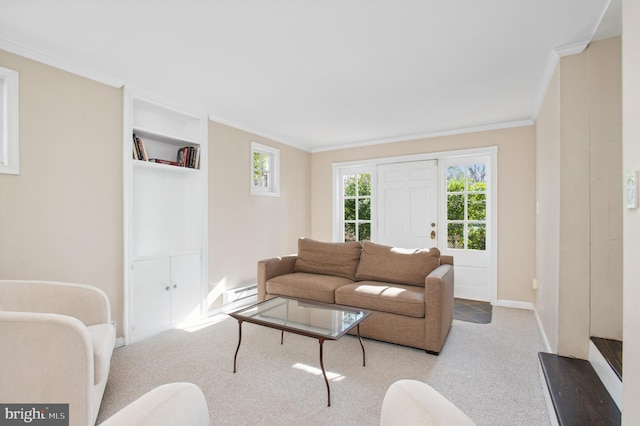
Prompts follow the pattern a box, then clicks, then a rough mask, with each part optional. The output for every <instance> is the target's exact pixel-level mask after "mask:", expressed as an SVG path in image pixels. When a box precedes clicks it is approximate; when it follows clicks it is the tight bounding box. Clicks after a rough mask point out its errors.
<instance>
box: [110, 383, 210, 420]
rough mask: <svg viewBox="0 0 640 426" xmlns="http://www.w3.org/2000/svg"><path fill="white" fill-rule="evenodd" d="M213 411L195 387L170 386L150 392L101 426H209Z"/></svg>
mask: <svg viewBox="0 0 640 426" xmlns="http://www.w3.org/2000/svg"><path fill="white" fill-rule="evenodd" d="M209 424H210V421H209V408H208V406H207V400H206V399H205V397H204V394H203V393H202V390H201V389H200V388H199V387H198V386H196V385H194V384H193V383H169V384H166V385H162V386H158V387H157V388H155V389H153V390H151V391H149V392H147V393H146V394H144V395H142V396H141V397H140V398H138V399H136V400H135V401H133V402H132V403H131V404H129V405H127V406H126V407H124V408H123V409H122V410H120V411H118V412H117V413H116V414H114V415H113V416H111V417H109V418H108V419H107V420H106V421H105V422H104V423H102V424H101V426H175V425H180V426H208V425H209Z"/></svg>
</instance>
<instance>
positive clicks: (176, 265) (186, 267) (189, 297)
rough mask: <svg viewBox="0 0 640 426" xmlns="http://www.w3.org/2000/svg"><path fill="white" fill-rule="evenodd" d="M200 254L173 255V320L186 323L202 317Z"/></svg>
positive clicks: (175, 322) (182, 323) (174, 322)
mask: <svg viewBox="0 0 640 426" xmlns="http://www.w3.org/2000/svg"><path fill="white" fill-rule="evenodd" d="M200 271H201V265H200V254H189V255H181V256H172V257H171V322H172V323H173V324H176V325H177V324H180V325H186V324H190V323H194V322H196V321H197V320H199V319H200V308H201V299H202V279H201V273H200Z"/></svg>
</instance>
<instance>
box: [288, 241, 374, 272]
mask: <svg viewBox="0 0 640 426" xmlns="http://www.w3.org/2000/svg"><path fill="white" fill-rule="evenodd" d="M361 251H362V245H361V244H360V243H359V242H357V241H351V242H347V243H325V242H321V241H315V240H312V239H310V238H300V239H299V240H298V258H297V259H296V264H295V266H294V270H295V271H296V272H309V273H312V274H324V275H335V276H337V277H344V278H349V279H351V280H355V275H356V269H357V267H358V261H359V260H360V252H361Z"/></svg>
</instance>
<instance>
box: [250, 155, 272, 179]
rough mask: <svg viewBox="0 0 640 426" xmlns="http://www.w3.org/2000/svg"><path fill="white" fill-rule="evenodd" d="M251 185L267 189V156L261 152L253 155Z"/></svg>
mask: <svg viewBox="0 0 640 426" xmlns="http://www.w3.org/2000/svg"><path fill="white" fill-rule="evenodd" d="M253 184H254V185H255V186H260V187H263V188H269V185H270V182H269V155H268V154H263V153H261V152H254V153H253Z"/></svg>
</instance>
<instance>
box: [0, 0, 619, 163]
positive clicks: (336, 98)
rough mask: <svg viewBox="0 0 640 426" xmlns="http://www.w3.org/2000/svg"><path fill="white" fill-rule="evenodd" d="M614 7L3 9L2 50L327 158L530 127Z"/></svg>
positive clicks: (349, 4)
mask: <svg viewBox="0 0 640 426" xmlns="http://www.w3.org/2000/svg"><path fill="white" fill-rule="evenodd" d="M608 5H609V0H484V1H478V0H208V1H207V0H187V1H184V0H183V1H178V0H173V1H171V0H128V1H127V0H56V1H51V0H20V1H18V0H0V48H2V49H5V50H9V51H13V52H15V53H20V54H24V55H26V56H30V57H33V58H36V59H39V60H42V61H44V62H47V63H51V64H54V65H56V66H59V67H61V68H64V69H69V70H73V71H74V72H78V73H80V74H83V75H88V76H91V77H93V78H97V79H99V80H100V81H104V82H107V83H110V84H113V85H116V86H117V85H121V84H126V85H130V86H132V87H135V88H138V89H141V90H144V91H147V92H150V93H153V94H154V95H156V96H159V97H161V98H163V99H166V100H167V101H170V102H173V103H177V104H179V105H183V106H188V107H189V108H190V109H192V110H196V111H200V112H203V113H208V114H210V117H211V118H212V119H213V120H217V121H220V122H223V123H227V124H230V125H233V126H236V127H239V128H241V129H244V130H249V131H251V132H255V133H257V134H259V135H261V136H264V137H268V138H271V139H274V140H276V141H279V142H283V143H286V144H289V145H293V146H296V147H299V148H302V149H305V150H309V151H320V150H324V149H329V148H336V147H339V146H354V145H363V144H369V143H377V142H381V141H393V140H402V139H409V138H412V137H418V136H420V137H423V136H429V135H436V134H447V133H457V132H464V131H469V130H472V129H484V128H494V127H509V126H516V125H522V124H527V123H531V122H533V120H534V119H535V116H536V114H537V109H538V107H539V103H540V94H541V93H542V92H543V91H544V90H545V88H546V84H547V80H548V78H549V75H548V74H549V69H550V68H549V66H550V65H549V64H550V63H552V62H553V60H552V52H553V51H554V49H560V50H558V51H560V52H562V51H563V50H562V48H563V47H566V46H574V45H586V43H588V42H589V41H590V40H592V39H594V38H596V39H597V38H607V37H611V36H615V35H619V34H620V0H613V2H612V6H611V7H610V8H609V9H610V11H609V13H607V14H605V11H606V10H607V7H608ZM603 16H604V19H603ZM601 20H602V25H601V26H600V29H599V30H598V32H596V30H597V29H598V26H599V24H600V22H601ZM569 50H571V49H569Z"/></svg>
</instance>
